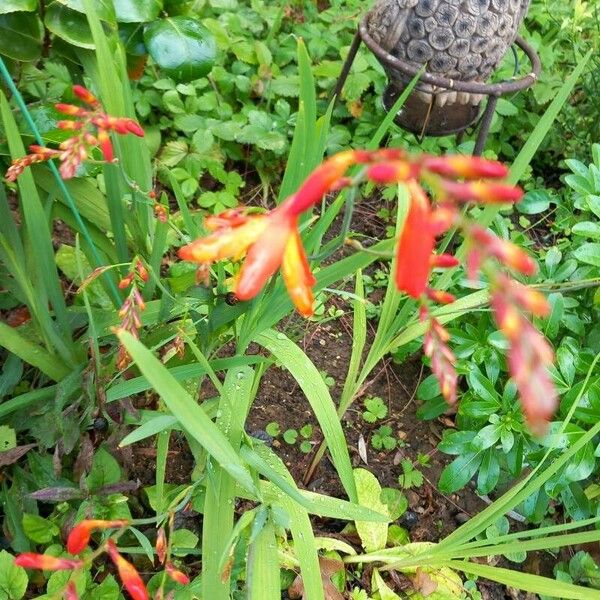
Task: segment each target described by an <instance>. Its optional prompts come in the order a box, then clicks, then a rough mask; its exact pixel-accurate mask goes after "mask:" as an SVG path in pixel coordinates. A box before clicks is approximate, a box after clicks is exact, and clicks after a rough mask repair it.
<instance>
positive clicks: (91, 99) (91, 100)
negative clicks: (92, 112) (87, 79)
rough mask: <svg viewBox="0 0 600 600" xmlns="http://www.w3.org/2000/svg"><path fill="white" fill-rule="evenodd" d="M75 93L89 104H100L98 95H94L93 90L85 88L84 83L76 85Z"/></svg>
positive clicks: (94, 105)
mask: <svg viewBox="0 0 600 600" xmlns="http://www.w3.org/2000/svg"><path fill="white" fill-rule="evenodd" d="M73 93H74V94H75V95H76V96H77V97H78V98H79V99H80V100H81V101H83V102H85V103H86V104H89V105H90V106H92V107H93V108H98V107H99V105H100V103H99V102H98V99H97V98H96V96H94V94H92V92H90V90H88V89H86V88H84V87H83V86H82V85H74V86H73Z"/></svg>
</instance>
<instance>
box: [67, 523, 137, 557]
mask: <svg viewBox="0 0 600 600" xmlns="http://www.w3.org/2000/svg"><path fill="white" fill-rule="evenodd" d="M127 525H129V522H128V521H123V520H118V521H117V520H115V521H102V520H99V519H86V520H84V521H81V523H78V524H77V525H75V527H73V529H71V532H70V533H69V537H68V538H67V551H68V552H69V554H79V553H80V552H81V551H83V550H84V549H85V548H86V547H87V545H88V544H89V542H90V537H91V535H92V531H94V530H95V529H119V528H121V527H127Z"/></svg>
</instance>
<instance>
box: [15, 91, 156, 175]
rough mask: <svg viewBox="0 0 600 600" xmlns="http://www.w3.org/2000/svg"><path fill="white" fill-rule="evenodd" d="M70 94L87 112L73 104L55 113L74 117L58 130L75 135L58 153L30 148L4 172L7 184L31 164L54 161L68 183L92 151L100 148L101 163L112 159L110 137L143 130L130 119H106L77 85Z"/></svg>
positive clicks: (93, 99) (58, 106)
mask: <svg viewBox="0 0 600 600" xmlns="http://www.w3.org/2000/svg"><path fill="white" fill-rule="evenodd" d="M73 93H74V94H75V96H77V97H78V98H79V99H80V100H81V101H82V102H83V103H84V104H86V105H87V108H82V107H80V106H76V105H74V104H63V103H59V104H56V105H55V106H56V109H57V110H58V111H59V112H61V113H62V114H64V115H67V116H69V117H73V119H66V120H62V121H58V123H57V127H58V128H59V129H63V130H65V131H73V132H74V135H73V136H71V137H70V138H67V139H66V140H65V141H64V142H61V143H60V145H59V147H58V149H57V150H56V149H52V148H46V147H44V146H38V145H35V144H34V145H31V146H30V147H29V150H30V154H28V155H26V156H23V157H22V158H17V159H15V160H13V162H12V164H11V166H10V167H9V169H8V171H7V172H6V179H7V180H8V181H16V179H17V177H19V175H21V173H22V172H23V171H24V170H25V168H26V167H29V166H30V165H32V164H34V163H39V162H44V161H47V160H51V159H53V158H57V159H58V160H59V161H60V166H59V170H60V174H61V176H62V177H63V178H64V179H70V178H71V177H74V176H75V174H76V173H77V169H78V168H79V166H80V165H81V164H82V163H83V161H85V160H86V159H87V158H88V157H89V155H90V153H91V152H92V150H93V149H94V148H100V151H101V152H102V156H103V157H104V160H105V161H107V162H112V160H113V159H114V153H113V147H112V142H111V140H110V133H111V132H115V133H118V134H120V135H127V134H129V133H133V134H134V135H137V136H140V137H142V136H143V135H144V130H143V129H142V128H141V127H140V125H139V124H138V123H137V122H136V121H134V120H133V119H129V118H127V117H112V116H110V115H107V114H106V113H105V112H104V111H103V109H102V105H101V104H100V102H99V101H98V99H97V98H96V97H95V96H94V95H93V94H92V93H91V92H90V91H89V90H87V89H85V88H84V87H82V86H80V85H74V86H73Z"/></svg>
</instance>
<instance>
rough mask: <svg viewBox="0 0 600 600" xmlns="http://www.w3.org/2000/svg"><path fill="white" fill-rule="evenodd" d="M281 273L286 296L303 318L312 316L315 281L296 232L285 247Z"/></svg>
mask: <svg viewBox="0 0 600 600" xmlns="http://www.w3.org/2000/svg"><path fill="white" fill-rule="evenodd" d="M281 273H282V275H283V281H284V283H285V287H286V288H287V291H288V294H289V295H290V298H291V299H292V302H293V303H294V306H295V307H296V308H297V309H298V312H299V313H300V314H301V315H302V316H304V317H310V316H312V314H313V312H314V310H313V304H314V295H313V291H312V287H313V286H314V285H315V283H316V281H315V278H314V276H313V274H312V272H311V270H310V267H309V265H308V259H307V258H306V253H305V252H304V248H303V246H302V240H301V239H300V235H299V234H298V231H294V232H293V233H292V235H291V236H290V238H289V240H288V242H287V244H286V246H285V251H284V253H283V260H282V262H281Z"/></svg>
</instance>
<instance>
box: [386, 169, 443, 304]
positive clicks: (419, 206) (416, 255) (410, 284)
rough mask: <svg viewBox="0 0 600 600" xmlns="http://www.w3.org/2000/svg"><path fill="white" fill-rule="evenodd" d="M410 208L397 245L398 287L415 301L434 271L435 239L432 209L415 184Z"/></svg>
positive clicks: (411, 187)
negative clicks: (433, 253)
mask: <svg viewBox="0 0 600 600" xmlns="http://www.w3.org/2000/svg"><path fill="white" fill-rule="evenodd" d="M408 187H409V190H410V194H411V198H410V207H409V209H408V215H407V217H406V220H405V222H404V228H403V229H402V233H401V235H400V240H399V242H398V249H397V256H396V286H397V287H398V289H399V290H402V291H404V292H406V293H407V294H408V295H409V296H412V297H413V298H418V297H419V296H421V294H423V292H424V291H425V288H426V287H427V282H428V280H429V273H430V270H431V264H430V260H431V254H432V252H433V248H434V246H435V236H434V234H433V232H432V230H431V225H430V218H431V206H430V204H429V199H428V198H427V196H426V195H425V192H423V190H422V189H421V187H420V186H419V184H418V183H417V182H416V181H409V182H408Z"/></svg>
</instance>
